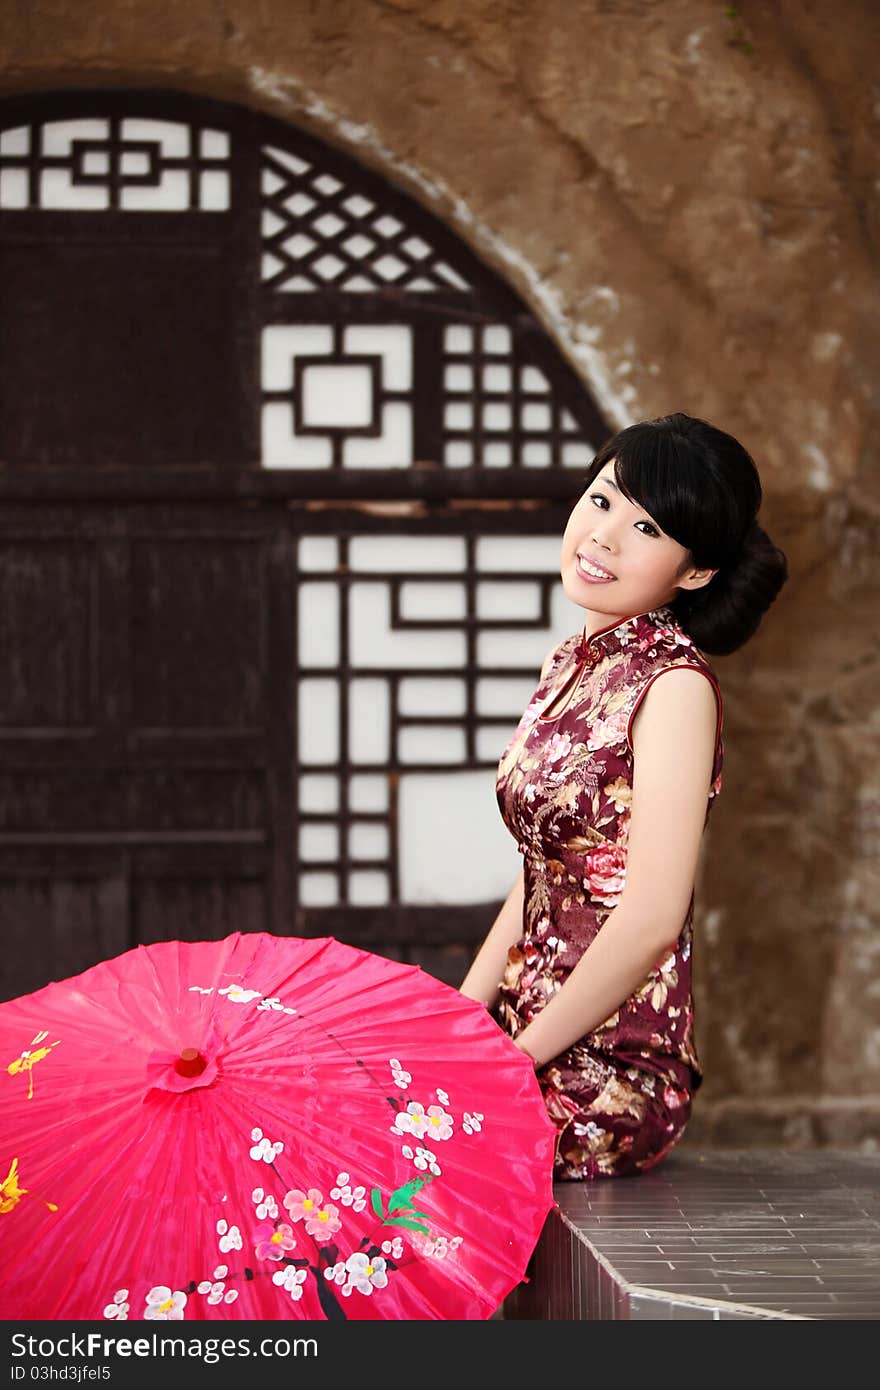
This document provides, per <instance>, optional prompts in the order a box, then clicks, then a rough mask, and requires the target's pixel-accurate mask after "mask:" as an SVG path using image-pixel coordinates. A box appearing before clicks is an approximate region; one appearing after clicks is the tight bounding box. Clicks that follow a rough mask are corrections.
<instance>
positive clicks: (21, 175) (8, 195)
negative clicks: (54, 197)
mask: <svg viewBox="0 0 880 1390" xmlns="http://www.w3.org/2000/svg"><path fill="white" fill-rule="evenodd" d="M29 200H30V183H29V181H28V175H27V170H26V169H2V170H0V208H26V207H27V205H28V202H29Z"/></svg>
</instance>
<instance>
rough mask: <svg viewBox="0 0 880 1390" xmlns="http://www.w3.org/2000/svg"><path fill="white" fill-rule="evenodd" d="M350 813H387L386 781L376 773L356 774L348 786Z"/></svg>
mask: <svg viewBox="0 0 880 1390" xmlns="http://www.w3.org/2000/svg"><path fill="white" fill-rule="evenodd" d="M348 800H349V805H350V806H351V809H352V811H387V810H388V781H387V779H386V778H385V777H380V776H379V775H378V774H376V773H371V772H356V773H354V774H353V776H352V778H351V780H350V782H349V784H348Z"/></svg>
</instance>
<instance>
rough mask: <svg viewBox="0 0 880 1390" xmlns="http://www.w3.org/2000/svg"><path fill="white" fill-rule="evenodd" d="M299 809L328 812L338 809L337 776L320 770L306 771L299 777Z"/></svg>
mask: <svg viewBox="0 0 880 1390" xmlns="http://www.w3.org/2000/svg"><path fill="white" fill-rule="evenodd" d="M298 790H299V809H300V810H301V811H311V812H312V813H314V814H318V815H320V814H321V813H326V814H329V813H330V812H333V811H337V810H338V809H339V782H338V780H337V778H335V777H331V776H329V775H325V774H323V773H320V772H306V773H304V774H303V775H302V776H301V777H300V779H299V785H298Z"/></svg>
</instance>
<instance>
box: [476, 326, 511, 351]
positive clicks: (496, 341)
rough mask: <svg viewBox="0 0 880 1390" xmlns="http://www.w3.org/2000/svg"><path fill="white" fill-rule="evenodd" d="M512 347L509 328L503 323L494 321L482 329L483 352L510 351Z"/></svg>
mask: <svg viewBox="0 0 880 1390" xmlns="http://www.w3.org/2000/svg"><path fill="white" fill-rule="evenodd" d="M512 347H513V338H512V336H511V332H510V329H509V328H507V327H506V326H505V325H504V324H501V323H496V324H493V325H492V326H491V327H490V328H486V329H484V330H483V351H484V352H498V353H501V352H510V351H511V348H512Z"/></svg>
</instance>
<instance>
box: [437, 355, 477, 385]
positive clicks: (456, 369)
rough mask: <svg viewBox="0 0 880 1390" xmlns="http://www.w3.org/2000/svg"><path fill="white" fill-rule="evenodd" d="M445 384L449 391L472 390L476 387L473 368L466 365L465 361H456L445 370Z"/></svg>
mask: <svg viewBox="0 0 880 1390" xmlns="http://www.w3.org/2000/svg"><path fill="white" fill-rule="evenodd" d="M443 384H444V385H445V387H446V389H447V391H472V390H473V389H474V373H473V370H472V368H470V367H466V366H465V365H464V363H458V362H454V363H453V364H452V366H450V367H446V369H445V370H444V372H443Z"/></svg>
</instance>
